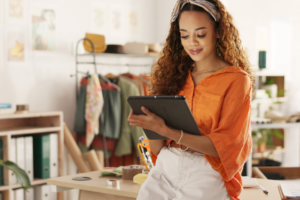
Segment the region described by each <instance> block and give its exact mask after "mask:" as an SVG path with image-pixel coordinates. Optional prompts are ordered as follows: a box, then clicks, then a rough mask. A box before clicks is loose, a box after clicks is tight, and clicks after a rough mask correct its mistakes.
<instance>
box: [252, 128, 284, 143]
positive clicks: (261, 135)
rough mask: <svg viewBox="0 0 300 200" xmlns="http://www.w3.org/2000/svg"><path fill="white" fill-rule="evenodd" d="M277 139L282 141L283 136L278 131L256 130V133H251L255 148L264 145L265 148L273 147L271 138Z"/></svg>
mask: <svg viewBox="0 0 300 200" xmlns="http://www.w3.org/2000/svg"><path fill="white" fill-rule="evenodd" d="M273 135H274V136H275V137H277V138H279V139H283V138H284V136H283V134H282V133H280V132H279V131H278V129H258V130H257V131H252V138H253V143H254V144H256V145H257V146H260V145H262V144H263V143H265V144H266V145H267V146H273V140H272V136H273Z"/></svg>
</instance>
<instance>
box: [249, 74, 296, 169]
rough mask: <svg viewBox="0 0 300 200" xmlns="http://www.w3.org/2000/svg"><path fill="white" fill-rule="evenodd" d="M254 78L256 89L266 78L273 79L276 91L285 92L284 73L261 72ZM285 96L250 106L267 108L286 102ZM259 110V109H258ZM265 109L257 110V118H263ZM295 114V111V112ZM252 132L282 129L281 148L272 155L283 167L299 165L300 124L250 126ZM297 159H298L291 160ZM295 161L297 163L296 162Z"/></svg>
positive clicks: (255, 155) (260, 101)
mask: <svg viewBox="0 0 300 200" xmlns="http://www.w3.org/2000/svg"><path fill="white" fill-rule="evenodd" d="M255 76H256V84H255V86H256V88H257V89H260V88H261V86H262V85H263V83H264V81H265V80H266V79H268V78H270V79H273V80H274V83H275V84H276V85H277V88H278V90H287V89H288V88H286V85H287V84H286V78H285V76H286V75H285V73H284V72H279V71H270V70H261V71H256V72H255ZM287 100H288V99H287V96H286V95H285V94H284V95H278V96H277V97H276V98H269V99H255V98H254V99H253V100H252V102H251V105H252V106H254V107H256V106H257V105H258V104H261V105H263V106H264V107H266V108H268V107H269V106H270V105H272V104H273V103H276V102H283V103H284V102H287ZM259 109H261V108H259ZM265 110H266V109H263V110H258V111H257V112H258V113H259V116H258V118H263V117H264V116H263V115H262V114H263V113H264V111H265ZM295 112H296V111H295ZM251 129H252V130H258V129H283V131H284V139H283V148H281V149H276V150H274V151H273V154H274V155H275V154H276V156H278V157H280V156H281V157H282V162H283V166H290V167H295V166H299V165H300V162H299V161H300V153H299V150H300V142H299V141H300V123H271V124H251ZM274 148H275V147H274ZM270 152H271V151H266V152H264V153H255V154H253V155H252V158H259V157H265V156H267V155H268V154H269V153H270ZM295 157H298V158H299V159H298V160H297V159H293V158H295ZM296 160H297V161H296Z"/></svg>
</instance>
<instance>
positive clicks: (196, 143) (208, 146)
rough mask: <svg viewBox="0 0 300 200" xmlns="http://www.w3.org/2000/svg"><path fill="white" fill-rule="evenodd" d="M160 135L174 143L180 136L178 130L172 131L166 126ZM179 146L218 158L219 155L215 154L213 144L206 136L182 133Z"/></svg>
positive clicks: (215, 150)
mask: <svg viewBox="0 0 300 200" xmlns="http://www.w3.org/2000/svg"><path fill="white" fill-rule="evenodd" d="M160 134H161V135H164V136H166V137H168V138H170V139H172V140H174V141H176V142H177V141H178V140H179V138H180V136H181V132H180V131H179V130H176V129H172V128H170V127H167V126H165V128H164V130H163V131H162V132H161V133H160ZM180 144H182V145H184V146H187V147H189V148H191V149H193V150H195V151H199V152H201V153H204V154H206V155H210V156H213V157H219V154H218V152H217V149H216V147H215V145H214V143H213V142H212V141H211V139H210V138H209V137H207V136H198V135H192V134H186V133H184V134H183V137H182V138H181V141H180Z"/></svg>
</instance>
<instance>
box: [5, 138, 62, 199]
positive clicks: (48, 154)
mask: <svg viewBox="0 0 300 200" xmlns="http://www.w3.org/2000/svg"><path fill="white" fill-rule="evenodd" d="M0 141H1V140H0ZM1 144H2V143H1V142H0V150H1V149H2V148H1V147H2V145H1ZM9 160H10V161H12V162H15V163H16V164H17V165H18V166H19V167H20V168H21V169H24V171H25V172H26V173H27V175H28V177H29V180H30V181H33V179H34V178H37V179H48V178H54V177H58V134H57V133H48V134H39V135H32V136H25V137H14V138H11V142H10V159H9ZM10 173H11V174H10V176H11V180H12V184H17V180H16V177H15V175H14V174H13V173H12V172H11V171H10ZM0 183H1V179H0ZM2 184H3V181H2ZM11 195H12V196H13V198H12V199H17V200H33V199H39V200H44V199H45V200H57V194H56V193H53V192H51V189H50V185H39V186H35V187H33V188H30V189H29V190H28V192H26V191H25V190H24V189H22V188H19V189H15V190H13V191H12V194H11ZM34 197H35V198H34ZM0 200H1V199H0Z"/></svg>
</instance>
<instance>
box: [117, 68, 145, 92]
mask: <svg viewBox="0 0 300 200" xmlns="http://www.w3.org/2000/svg"><path fill="white" fill-rule="evenodd" d="M121 76H122V77H126V78H129V79H131V81H132V82H134V83H135V84H136V86H137V87H138V89H139V92H140V96H145V91H144V85H143V82H142V81H141V80H140V79H139V78H138V77H137V76H135V75H133V74H130V73H126V74H121Z"/></svg>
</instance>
